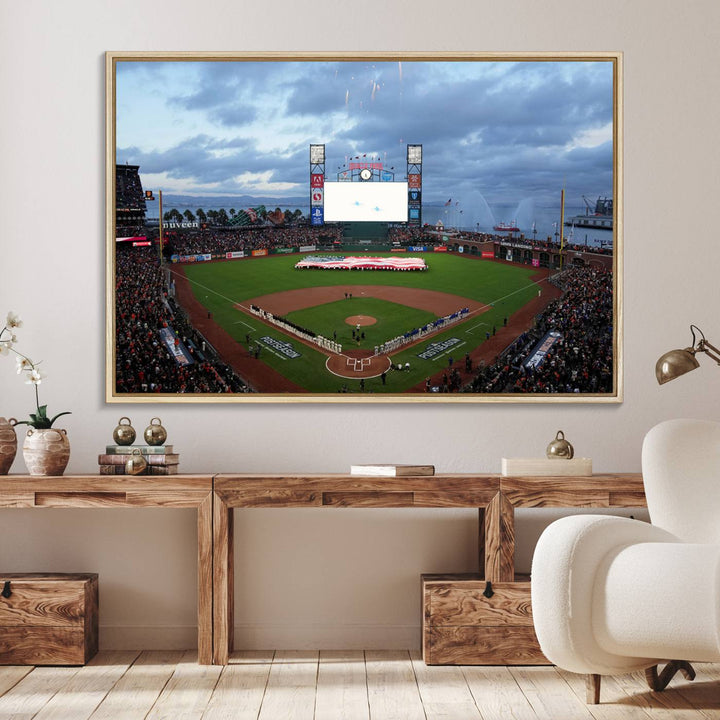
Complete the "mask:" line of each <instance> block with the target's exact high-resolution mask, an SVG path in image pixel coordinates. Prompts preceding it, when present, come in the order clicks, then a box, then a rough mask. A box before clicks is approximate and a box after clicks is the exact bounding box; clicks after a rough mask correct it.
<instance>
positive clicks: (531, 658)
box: [422, 574, 549, 665]
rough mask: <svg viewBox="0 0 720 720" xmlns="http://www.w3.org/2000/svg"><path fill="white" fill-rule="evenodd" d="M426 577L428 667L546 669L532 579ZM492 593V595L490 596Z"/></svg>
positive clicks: (425, 627)
mask: <svg viewBox="0 0 720 720" xmlns="http://www.w3.org/2000/svg"><path fill="white" fill-rule="evenodd" d="M515 580H516V581H515V582H501V583H491V588H490V589H488V587H487V583H486V581H485V580H484V579H482V578H481V577H480V576H479V575H469V574H462V575H461V574H457V575H423V576H422V593H423V648H422V649H423V659H424V660H425V662H426V663H427V664H428V665H547V664H549V661H548V660H547V658H546V657H545V656H544V655H543V654H542V652H541V650H540V645H539V644H538V640H537V637H536V636H535V628H534V627H533V621H532V610H531V607H530V582H529V580H530V578H529V577H528V576H520V575H516V577H515ZM486 589H487V590H488V594H489V595H490V597H486V595H485V594H483V593H485V591H486Z"/></svg>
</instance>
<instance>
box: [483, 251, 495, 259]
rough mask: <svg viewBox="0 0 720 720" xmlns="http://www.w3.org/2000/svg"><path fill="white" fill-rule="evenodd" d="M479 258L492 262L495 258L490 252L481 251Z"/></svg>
mask: <svg viewBox="0 0 720 720" xmlns="http://www.w3.org/2000/svg"><path fill="white" fill-rule="evenodd" d="M480 257H483V258H485V259H486V260H492V259H493V258H494V257H495V253H494V252H493V251H492V250H483V251H482V252H481V253H480Z"/></svg>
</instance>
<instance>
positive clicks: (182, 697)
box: [147, 650, 222, 720]
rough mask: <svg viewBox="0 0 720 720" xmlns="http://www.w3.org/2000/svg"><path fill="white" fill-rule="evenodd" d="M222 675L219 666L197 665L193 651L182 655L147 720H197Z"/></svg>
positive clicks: (195, 653) (194, 651)
mask: <svg viewBox="0 0 720 720" xmlns="http://www.w3.org/2000/svg"><path fill="white" fill-rule="evenodd" d="M221 672H222V666H220V665H198V664H197V651H196V650H188V651H187V652H185V653H183V656H182V658H181V660H180V662H179V663H178V664H177V666H176V667H175V672H173V674H172V677H171V678H170V679H169V680H168V682H167V684H166V685H165V688H164V689H163V691H162V693H161V694H160V697H159V698H158V699H157V701H156V702H155V704H154V705H153V707H152V709H151V710H150V712H149V713H148V715H147V718H148V720H199V719H200V718H201V717H202V714H203V712H205V708H206V707H207V704H208V703H209V702H210V698H211V697H212V694H213V690H214V689H215V685H216V684H217V681H218V678H219V677H220V673H221Z"/></svg>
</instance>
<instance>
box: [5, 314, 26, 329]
mask: <svg viewBox="0 0 720 720" xmlns="http://www.w3.org/2000/svg"><path fill="white" fill-rule="evenodd" d="M5 325H7V327H9V328H21V327H22V325H23V323H22V320H21V319H20V316H19V315H18V314H17V313H14V312H9V313H8V314H7V320H5Z"/></svg>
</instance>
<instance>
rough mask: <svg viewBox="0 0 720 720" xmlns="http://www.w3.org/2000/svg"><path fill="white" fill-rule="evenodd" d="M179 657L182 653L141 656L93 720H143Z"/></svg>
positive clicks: (176, 651)
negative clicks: (141, 719) (139, 719)
mask: <svg viewBox="0 0 720 720" xmlns="http://www.w3.org/2000/svg"><path fill="white" fill-rule="evenodd" d="M182 657H183V653H182V651H181V650H166V651H162V650H156V651H146V652H143V653H142V654H141V655H140V657H139V658H138V659H137V660H136V661H135V662H134V663H133V665H132V667H131V668H129V670H128V671H127V672H126V673H125V674H124V675H123V676H122V677H121V678H120V680H119V681H118V682H117V683H116V684H115V687H113V689H112V690H111V691H110V692H109V693H108V694H107V696H106V697H105V699H104V700H103V701H102V702H101V703H100V705H99V706H98V708H97V710H95V712H94V713H93V714H92V715H91V718H92V720H135V719H136V718H144V717H145V716H146V715H147V713H148V712H150V708H152V706H153V705H154V704H155V702H156V700H157V699H158V697H159V695H160V693H161V692H162V691H163V688H164V687H165V685H166V683H167V682H168V680H170V678H171V677H172V674H173V673H174V672H175V667H176V666H177V664H178V663H179V662H180V661H181V660H182Z"/></svg>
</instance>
